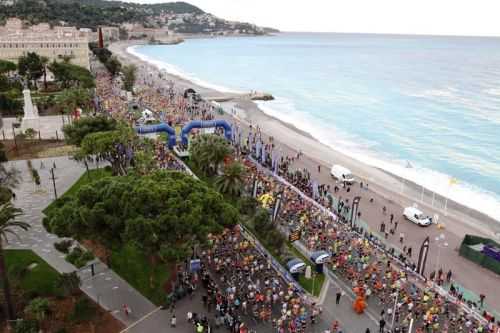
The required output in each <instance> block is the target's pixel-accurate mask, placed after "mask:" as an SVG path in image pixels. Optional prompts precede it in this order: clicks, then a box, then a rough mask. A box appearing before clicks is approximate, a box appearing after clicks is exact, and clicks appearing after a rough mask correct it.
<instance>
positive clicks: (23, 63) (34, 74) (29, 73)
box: [17, 52, 44, 86]
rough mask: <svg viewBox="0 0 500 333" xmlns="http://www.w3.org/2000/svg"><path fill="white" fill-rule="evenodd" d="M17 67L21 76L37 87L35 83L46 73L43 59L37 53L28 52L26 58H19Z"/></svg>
mask: <svg viewBox="0 0 500 333" xmlns="http://www.w3.org/2000/svg"><path fill="white" fill-rule="evenodd" d="M17 67H18V71H19V75H21V76H24V77H25V78H26V79H27V80H29V81H31V82H33V85H35V86H36V82H35V81H36V80H38V79H39V78H41V77H42V75H43V71H44V65H43V63H42V59H41V58H40V56H39V55H38V54H36V53H35V52H28V53H27V54H26V55H25V56H21V57H19V59H18V61H17Z"/></svg>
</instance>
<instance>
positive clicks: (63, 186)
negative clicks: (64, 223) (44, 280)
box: [7, 157, 167, 326]
mask: <svg viewBox="0 0 500 333" xmlns="http://www.w3.org/2000/svg"><path fill="white" fill-rule="evenodd" d="M42 161H43V164H44V168H40V166H41V162H42ZM54 162H55V164H56V169H55V176H56V178H57V179H56V187H57V194H58V195H59V196H60V195H62V194H63V193H64V192H65V191H67V190H68V189H69V188H70V187H71V185H73V184H74V183H75V182H76V181H77V180H78V178H79V177H80V176H81V175H82V174H83V173H84V171H85V168H84V167H83V165H81V164H79V163H77V162H75V161H73V160H70V159H69V158H68V157H57V158H45V159H37V160H32V165H33V167H34V168H36V169H37V170H38V172H39V174H40V179H41V182H42V184H41V186H40V188H38V189H37V188H35V184H34V183H33V181H32V180H31V175H30V173H29V170H28V167H27V164H26V161H11V162H8V165H13V166H15V167H16V168H17V169H18V170H19V171H20V172H21V177H22V181H21V183H20V184H19V186H18V188H17V189H16V190H15V193H16V200H15V201H14V205H15V206H16V207H19V208H21V209H22V210H23V212H24V215H23V216H22V219H23V221H25V222H27V223H29V224H30V225H31V228H30V229H29V230H28V231H26V232H24V231H22V230H20V231H19V232H18V234H19V236H20V238H19V239H16V238H11V239H10V240H9V244H8V247H7V248H11V249H31V250H33V251H34V252H35V253H36V254H37V255H39V256H40V257H41V258H43V259H44V260H45V261H46V262H47V263H48V264H49V265H51V266H52V267H53V268H54V269H56V270H57V271H58V272H60V273H68V272H73V271H75V270H76V268H75V267H74V266H73V265H71V264H70V263H68V262H67V261H66V260H65V259H64V257H65V255H64V254H62V253H60V252H58V251H57V250H56V249H55V248H54V243H56V242H59V241H60V240H61V239H60V238H59V237H57V236H56V235H53V234H50V233H48V232H47V231H46V230H45V228H44V227H43V225H42V219H43V213H42V210H43V209H44V208H45V207H46V206H47V205H48V204H49V203H50V202H52V201H53V200H54V189H53V184H52V180H51V178H50V168H52V166H53V163H54ZM96 272H97V274H96V275H95V276H94V277H90V272H89V269H87V270H83V271H80V272H79V276H80V277H81V279H82V286H81V289H82V291H83V292H84V293H85V294H87V295H88V296H89V297H90V298H92V299H93V300H95V301H96V302H97V303H99V304H100V305H101V306H102V307H103V308H104V309H106V310H108V311H110V312H111V313H112V314H113V316H114V317H115V318H117V319H118V320H120V321H121V322H123V323H124V324H125V325H127V326H128V325H130V324H132V323H133V322H135V321H136V320H139V319H140V318H142V317H143V316H145V315H147V314H148V313H150V312H151V311H153V310H154V309H156V306H155V305H154V304H152V303H151V302H150V301H149V300H147V299H146V298H145V297H144V296H142V295H141V294H139V293H138V292H137V291H136V290H135V289H134V288H132V287H131V286H130V285H129V284H128V283H127V282H126V281H124V280H123V279H121V278H120V277H119V276H118V275H117V274H116V273H114V272H113V271H112V270H110V269H108V268H107V267H106V266H105V265H104V264H103V263H101V262H99V261H97V270H96ZM123 304H127V305H128V306H129V307H130V308H131V310H132V314H131V315H130V316H129V317H127V316H125V314H124V311H123ZM162 324H163V325H167V322H163V323H162Z"/></svg>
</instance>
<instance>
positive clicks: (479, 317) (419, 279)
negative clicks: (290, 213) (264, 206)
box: [247, 156, 487, 324]
mask: <svg viewBox="0 0 500 333" xmlns="http://www.w3.org/2000/svg"><path fill="white" fill-rule="evenodd" d="M247 158H248V160H249V161H251V162H252V163H253V164H254V165H255V166H256V167H257V169H258V170H260V171H263V172H264V173H266V174H267V175H268V176H271V177H274V178H275V179H277V180H278V181H279V182H281V183H282V184H284V185H286V186H288V187H289V188H291V189H292V190H293V191H295V192H296V193H297V194H298V195H299V196H300V197H301V198H303V199H305V200H307V201H308V202H310V203H311V204H313V205H314V206H315V207H317V208H319V209H320V210H321V211H322V212H324V213H326V214H328V215H330V216H332V217H337V215H335V214H334V213H333V212H332V211H330V210H329V209H327V208H326V207H324V206H322V205H321V204H319V203H318V202H316V201H315V200H313V199H312V198H311V197H309V196H308V195H306V194H305V193H303V192H302V191H301V190H300V189H298V188H297V187H295V186H294V185H292V184H290V183H289V182H288V181H287V180H286V179H284V178H283V177H281V176H279V175H277V174H276V173H274V172H272V171H271V170H269V169H268V168H266V167H264V166H262V165H261V164H260V163H259V162H257V161H256V160H255V159H254V158H253V157H252V156H247ZM351 233H352V234H356V235H357V236H358V237H362V238H364V239H366V240H368V242H369V243H370V244H371V245H372V246H373V247H375V248H376V249H377V251H379V252H380V253H383V254H385V255H388V256H390V257H391V258H392V260H393V261H394V262H395V263H397V264H398V265H399V266H400V267H402V269H404V270H405V271H406V272H407V273H409V274H410V275H411V276H413V277H414V278H415V279H416V280H417V281H416V282H417V283H424V284H425V283H426V281H427V279H426V278H425V277H423V276H421V275H420V274H418V273H416V272H414V271H412V270H410V269H407V268H406V265H405V263H403V262H402V261H401V260H399V258H398V257H396V256H393V255H392V254H391V253H389V252H388V251H386V250H385V249H383V248H382V247H381V246H380V245H379V244H377V243H375V242H373V241H372V240H370V239H368V238H366V237H365V236H364V235H362V234H360V233H359V232H357V231H356V230H351ZM430 288H431V289H433V290H435V291H437V292H438V293H439V294H440V295H441V296H444V297H446V299H447V300H448V301H450V302H453V303H455V304H458V305H459V306H460V307H461V308H462V309H463V310H464V311H465V312H466V313H467V314H471V315H473V316H474V318H476V319H477V320H478V321H480V322H482V323H485V324H486V323H487V321H486V319H485V318H484V317H483V316H482V315H481V314H480V313H478V312H477V311H476V310H474V309H471V308H470V307H468V306H467V305H466V304H464V303H459V302H458V299H457V298H456V297H454V296H452V295H450V293H448V292H447V291H446V290H444V289H443V288H442V287H440V286H438V285H437V284H436V283H434V282H433V283H432V284H431V286H430Z"/></svg>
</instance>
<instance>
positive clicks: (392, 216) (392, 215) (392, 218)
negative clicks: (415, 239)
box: [391, 213, 394, 224]
mask: <svg viewBox="0 0 500 333" xmlns="http://www.w3.org/2000/svg"><path fill="white" fill-rule="evenodd" d="M393 220H394V214H392V213H391V224H392V221H393Z"/></svg>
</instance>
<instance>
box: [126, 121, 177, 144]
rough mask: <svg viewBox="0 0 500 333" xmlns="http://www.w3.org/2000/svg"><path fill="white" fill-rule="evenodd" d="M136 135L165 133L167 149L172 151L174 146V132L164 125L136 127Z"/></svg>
mask: <svg viewBox="0 0 500 333" xmlns="http://www.w3.org/2000/svg"><path fill="white" fill-rule="evenodd" d="M135 130H136V132H137V133H138V134H149V133H159V132H165V133H167V134H168V142H167V144H168V148H170V149H172V148H173V147H174V146H175V142H176V139H175V130H174V129H173V128H172V127H170V126H169V125H167V124H165V123H160V124H156V125H145V126H138V127H136V128H135Z"/></svg>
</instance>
